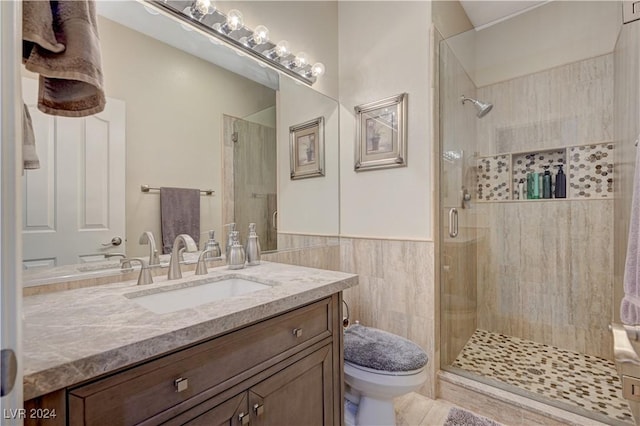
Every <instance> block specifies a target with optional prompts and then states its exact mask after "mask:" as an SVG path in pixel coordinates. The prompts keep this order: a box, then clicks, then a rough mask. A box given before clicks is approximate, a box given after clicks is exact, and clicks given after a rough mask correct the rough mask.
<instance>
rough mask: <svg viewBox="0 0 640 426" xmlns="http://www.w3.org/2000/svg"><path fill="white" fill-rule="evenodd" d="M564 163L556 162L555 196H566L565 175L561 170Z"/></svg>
mask: <svg viewBox="0 0 640 426" xmlns="http://www.w3.org/2000/svg"><path fill="white" fill-rule="evenodd" d="M562 166H564V164H558V165H557V166H556V167H557V168H558V174H556V191H555V192H556V193H555V196H556V198H567V176H566V175H565V174H564V171H563V170H562Z"/></svg>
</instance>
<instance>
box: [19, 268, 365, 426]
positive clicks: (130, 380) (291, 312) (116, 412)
mask: <svg viewBox="0 0 640 426" xmlns="http://www.w3.org/2000/svg"><path fill="white" fill-rule="evenodd" d="M229 278H233V279H237V278H241V279H243V280H249V281H256V282H259V283H262V284H266V285H268V286H269V287H268V288H266V289H264V290H258V291H254V292H251V293H247V294H244V295H240V296H235V297H230V298H222V299H219V300H215V301H210V302H205V303H203V304H199V305H197V306H194V307H190V308H186V309H181V310H178V311H174V312H168V313H154V312H152V311H150V310H148V309H145V308H142V307H141V306H140V305H139V304H138V303H137V302H136V301H135V299H136V298H137V297H144V296H147V295H150V294H155V293H162V292H166V291H167V290H168V289H173V288H175V289H181V288H192V287H195V286H199V285H201V284H202V282H203V281H202V280H203V277H202V276H200V277H196V276H189V277H187V278H185V279H183V280H180V281H179V282H176V281H161V282H158V283H154V284H151V285H149V286H148V287H147V286H144V287H145V288H143V289H141V286H135V282H134V281H133V282H132V281H129V282H126V283H116V284H111V285H106V286H99V287H90V288H82V289H78V290H71V291H63V292H55V293H50V294H43V295H38V296H30V297H26V298H25V302H24V311H25V329H24V331H25V333H24V334H25V336H24V337H25V339H24V342H25V344H24V353H25V358H24V365H25V375H24V392H25V400H28V401H27V402H26V404H25V408H26V409H27V412H26V414H27V416H26V417H27V418H26V419H25V420H26V421H25V424H26V425H37V424H41V425H51V426H53V425H58V424H59V425H64V424H69V425H110V426H111V425H120V424H122V425H124V424H144V425H155V424H169V425H182V424H189V425H213V424H216V425H217V424H230V425H246V424H252V425H268V424H273V425H305V424H308V425H320V424H325V425H340V424H342V398H343V391H342V371H343V369H342V363H343V360H342V318H341V304H342V293H341V292H342V290H344V289H346V288H349V287H351V286H353V285H356V284H357V276H355V275H352V274H345V273H339V272H333V271H324V270H317V269H312V268H303V267H297V266H290V265H283V264H277V263H266V262H265V263H263V264H261V265H259V266H256V267H252V268H247V269H243V270H240V271H229V270H227V269H226V268H216V269H214V270H212V271H211V272H210V273H209V274H208V275H207V276H206V277H205V279H206V280H208V281H209V282H211V281H213V282H212V283H211V284H210V285H215V282H216V280H224V279H229ZM65 301H66V303H65ZM46 316H49V321H47V320H46ZM52 410H56V417H55V418H50V419H46V420H45V419H44V418H42V417H43V416H45V414H46V413H50V412H51V411H52ZM29 414H34V416H29ZM35 414H39V415H40V418H35V417H36V416H35Z"/></svg>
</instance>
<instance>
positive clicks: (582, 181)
mask: <svg viewBox="0 0 640 426" xmlns="http://www.w3.org/2000/svg"><path fill="white" fill-rule="evenodd" d="M632 25H640V21H639V22H636V23H635V24H632ZM625 27H628V25H625ZM624 31H625V29H623V24H622V20H621V11H620V4H619V3H618V2H608V1H589V2H573V1H555V2H548V3H545V4H544V5H542V6H540V7H537V8H535V9H533V10H531V11H528V12H526V13H523V14H520V15H518V16H515V17H513V18H511V19H508V20H505V21H502V22H500V23H497V24H495V25H492V26H488V27H485V28H483V29H480V30H474V29H471V30H470V31H468V32H465V33H462V34H458V35H455V36H452V37H449V38H447V39H446V40H443V41H442V42H441V43H440V47H439V70H438V72H439V115H440V118H439V126H440V129H439V133H440V139H441V140H440V151H439V152H440V153H441V159H440V214H439V217H440V231H439V235H440V236H439V239H440V252H439V266H440V301H441V310H440V312H441V321H440V324H441V333H440V335H441V341H440V365H441V369H442V370H444V371H445V372H447V374H451V373H453V374H455V375H456V377H459V376H463V377H464V378H466V379H472V380H474V381H475V383H480V384H481V385H482V386H485V385H489V386H491V387H492V388H499V389H501V390H503V391H504V390H506V391H508V392H510V393H512V394H517V395H519V396H525V397H527V398H530V399H532V400H536V401H539V402H543V403H545V404H548V405H551V406H554V407H557V408H561V409H562V410H565V411H568V412H571V413H574V414H578V415H582V416H585V417H589V418H591V419H594V420H598V421H601V422H604V423H607V424H618V425H626V424H634V422H633V418H632V415H631V411H630V409H629V406H628V404H627V401H626V400H624V399H623V398H622V392H621V386H620V380H619V377H618V374H617V372H616V369H615V365H614V363H613V359H614V358H613V350H612V348H613V345H612V337H611V333H610V332H609V330H608V325H609V324H610V323H611V322H612V320H613V319H614V317H615V316H616V309H617V308H616V305H619V302H620V300H619V297H618V295H617V292H616V291H615V288H616V286H621V285H622V284H621V283H620V282H618V280H614V251H615V250H614V249H615V248H616V247H617V246H616V244H619V242H614V226H615V225H614V201H615V198H616V197H614V188H615V185H616V182H617V181H616V179H618V174H617V173H618V172H617V169H616V167H617V164H616V161H615V160H614V158H615V156H616V150H618V149H619V147H620V144H621V143H622V142H620V141H619V140H618V139H617V138H616V136H615V135H614V128H615V127H616V119H615V113H614V110H615V108H614V105H615V104H616V99H615V96H614V93H619V92H620V93H623V94H624V93H625V89H624V87H620V85H621V84H624V83H623V80H621V79H620V78H619V76H620V74H621V73H622V74H624V73H625V72H626V73H627V74H629V75H636V76H637V73H635V74H634V71H633V70H630V71H619V70H618V69H617V68H616V67H620V66H621V64H624V60H621V59H620V58H624V57H625V55H627V57H628V53H624V52H632V51H633V52H635V51H637V50H633V49H634V48H635V49H638V48H639V47H638V43H640V42H639V41H638V40H633V37H632V36H629V37H626V38H625V37H623V36H624ZM621 34H622V35H621ZM634 34H638V32H636V33H634ZM619 36H620V37H619ZM635 37H636V38H637V35H636V36H635ZM626 39H630V40H632V43H636V44H635V45H633V44H632V45H631V46H632V47H628V46H626V47H624V49H626V50H624V49H622V48H621V46H620V43H622V41H624V40H626ZM578 46H579V48H578ZM633 46H635V47H633ZM461 94H464V96H462V97H461V96H460V95H461ZM487 100H490V101H491V103H488V102H487ZM469 104H472V105H474V107H475V108H476V114H471V113H470V110H469V108H468V105H469ZM494 105H495V107H493V106H494ZM490 111H491V114H488V113H489V112H490ZM478 118H482V119H481V120H478ZM636 134H637V133H636ZM630 143H631V144H633V142H630ZM453 153H464V156H462V155H461V156H459V157H458V156H454V155H453ZM560 165H562V166H564V169H565V170H566V171H567V174H566V198H558V199H556V198H548V199H530V197H527V196H526V193H525V197H522V196H520V191H519V190H518V189H519V188H521V186H520V185H521V184H522V183H524V182H526V181H527V177H528V176H530V175H533V174H534V173H535V174H544V172H545V170H549V173H551V175H552V182H554V183H555V179H556V174H557V173H558V170H559V167H558V166H560ZM465 190H468V192H467V193H466V194H467V195H466V196H465ZM469 196H470V197H469ZM469 198H470V199H469ZM452 210H455V212H456V214H453V215H452V214H450V212H451V211H452ZM617 216H618V215H617V213H616V217H617ZM450 218H453V219H452V220H455V221H456V222H455V225H456V226H455V227H456V231H457V232H455V233H450V232H449V225H450V224H449V220H450ZM445 376H446V375H445Z"/></svg>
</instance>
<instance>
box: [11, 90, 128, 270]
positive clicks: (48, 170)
mask: <svg viewBox="0 0 640 426" xmlns="http://www.w3.org/2000/svg"><path fill="white" fill-rule="evenodd" d="M37 91H38V87H37V82H36V81H35V80H32V79H27V78H25V79H23V96H24V100H25V103H26V104H27V107H28V108H29V112H30V113H31V118H32V120H33V128H34V132H35V138H36V150H37V152H38V156H39V158H40V169H37V170H27V171H25V173H24V177H23V188H24V192H23V196H24V198H23V267H24V268H25V269H27V268H28V269H31V268H36V267H39V266H57V265H67V264H76V263H83V262H85V261H87V259H91V260H96V259H103V258H104V257H103V255H104V254H105V253H107V252H123V253H124V252H125V241H124V236H125V233H124V231H125V229H124V226H125V217H124V215H125V211H124V182H125V176H124V175H125V105H124V102H123V101H120V100H117V99H111V98H108V99H107V105H106V107H105V110H104V111H103V112H101V113H100V114H96V115H93V116H90V117H85V118H68V117H54V116H51V115H46V114H43V113H42V112H40V111H39V110H38V109H37V106H36V102H37ZM116 237H119V238H121V239H122V243H121V244H120V245H119V246H113V245H109V244H108V243H109V242H110V241H111V240H112V239H113V238H116ZM103 244H107V245H103Z"/></svg>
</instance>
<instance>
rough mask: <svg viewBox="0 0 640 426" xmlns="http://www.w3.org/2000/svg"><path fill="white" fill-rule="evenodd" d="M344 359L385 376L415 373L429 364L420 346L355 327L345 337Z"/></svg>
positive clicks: (375, 331) (392, 336) (369, 328)
mask: <svg viewBox="0 0 640 426" xmlns="http://www.w3.org/2000/svg"><path fill="white" fill-rule="evenodd" d="M344 359H345V361H348V362H351V363H353V364H356V365H359V366H362V367H366V368H372V369H374V370H380V371H388V372H405V371H411V370H418V369H420V368H422V367H424V366H425V365H426V364H427V361H429V358H428V357H427V354H426V353H425V351H423V350H422V348H420V346H418V345H416V344H415V343H413V342H412V341H411V340H407V339H405V338H404V337H400V336H397V335H395V334H392V333H389V332H387V331H383V330H378V329H377V328H372V327H365V326H363V325H360V324H354V325H352V326H351V327H349V328H347V329H346V330H345V333H344Z"/></svg>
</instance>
